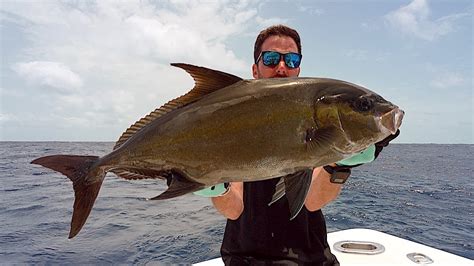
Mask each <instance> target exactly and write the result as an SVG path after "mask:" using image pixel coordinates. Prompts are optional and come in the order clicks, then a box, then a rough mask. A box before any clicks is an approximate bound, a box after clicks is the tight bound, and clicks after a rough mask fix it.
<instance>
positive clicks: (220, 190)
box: [193, 183, 229, 198]
mask: <svg viewBox="0 0 474 266" xmlns="http://www.w3.org/2000/svg"><path fill="white" fill-rule="evenodd" d="M227 191H229V183H221V184H217V185H215V186H212V187H208V188H205V189H201V190H198V191H196V192H193V194H194V195H198V196H201V197H207V198H212V197H219V196H222V195H224V194H225V193H227Z"/></svg>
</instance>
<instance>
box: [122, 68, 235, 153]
mask: <svg viewBox="0 0 474 266" xmlns="http://www.w3.org/2000/svg"><path fill="white" fill-rule="evenodd" d="M171 65H172V66H175V67H179V68H182V69H184V70H185V71H186V72H188V73H189V74H190V75H191V76H192V77H193V79H194V81H195V85H194V88H193V89H192V90H190V91H189V92H188V93H186V94H184V95H182V96H180V97H178V98H176V99H174V100H171V101H169V102H167V103H166V104H164V105H163V106H161V107H160V108H156V109H155V110H154V111H153V112H151V113H150V114H148V115H147V116H145V117H143V118H142V119H140V120H138V121H137V122H135V123H134V124H133V125H131V126H130V127H129V128H128V129H127V130H126V131H125V132H124V133H123V134H122V136H120V138H119V140H118V141H117V142H116V143H115V146H114V150H115V149H117V148H119V147H120V146H122V144H124V143H125V142H126V141H127V140H128V139H129V138H130V137H131V136H133V135H134V134H135V133H137V132H138V131H139V130H140V129H142V128H144V127H145V126H146V125H148V124H150V123H151V122H152V121H154V120H155V119H157V118H159V117H161V116H163V115H165V114H167V113H169V112H171V111H173V110H176V109H178V108H181V107H183V106H185V105H188V104H190V103H192V102H195V101H197V100H199V99H201V98H202V97H203V96H205V95H207V94H209V93H212V92H214V91H217V90H219V89H222V88H225V87H227V86H230V85H232V84H234V83H236V82H239V81H241V80H242V79H241V78H239V77H237V76H234V75H232V74H228V73H225V72H221V71H218V70H213V69H209V68H205V67H199V66H194V65H189V64H181V63H173V64H171Z"/></svg>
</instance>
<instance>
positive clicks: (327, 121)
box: [32, 64, 403, 238]
mask: <svg viewBox="0 0 474 266" xmlns="http://www.w3.org/2000/svg"><path fill="white" fill-rule="evenodd" d="M172 65H173V66H176V67H180V68H182V69H184V70H185V71H187V72H188V73H189V74H190V75H191V76H192V77H193V78H194V80H195V87H194V88H193V89H192V90H191V91H190V92H188V93H187V94H185V95H183V96H181V97H178V98H176V99H174V100H172V101H170V102H168V103H166V104H165V105H164V106H162V107H160V108H158V109H156V110H154V111H153V112H151V113H150V114H149V115H147V116H145V117H144V118H142V119H140V120H139V121H137V122H136V123H135V124H133V125H132V126H131V127H129V128H128V129H127V130H126V131H125V132H124V133H123V135H122V136H121V137H120V139H119V140H118V141H117V143H116V144H115V147H114V150H113V151H112V152H111V153H109V154H107V155H105V156H104V157H101V158H99V157H98V156H79V155H52V156H46V157H41V158H38V159H36V160H34V161H32V163H33V164H39V165H42V166H44V167H47V168H50V169H52V170H55V171H58V172H60V173H62V174H64V175H66V176H67V177H69V179H70V180H71V181H72V182H73V187H74V192H75V201H74V210H73V216H72V221H71V230H70V233H69V238H72V237H74V236H75V235H77V233H79V231H80V230H81V228H82V226H83V225H84V223H85V222H86V219H87V217H88V216H89V214H90V212H91V209H92V206H93V204H94V202H95V200H96V198H97V195H98V193H99V190H100V187H101V185H102V181H103V180H104V177H105V174H106V173H107V172H112V173H115V174H116V175H117V176H119V177H121V178H125V179H147V178H155V179H163V180H166V181H167V184H168V189H167V190H166V191H165V192H163V193H162V194H160V195H159V196H157V197H155V198H153V199H169V198H174V197H177V196H180V195H184V194H186V193H190V192H194V191H197V190H200V189H203V188H206V187H209V186H212V185H216V184H219V183H222V182H233V181H256V180H265V179H270V178H275V177H283V178H282V179H281V180H283V182H280V183H279V184H280V186H279V187H282V186H281V185H283V189H284V193H285V195H286V197H287V199H288V202H289V206H290V217H294V216H296V214H297V213H298V212H299V211H300V209H301V208H302V206H303V205H304V201H305V198H306V194H307V192H308V189H309V186H310V184H311V176H312V170H311V169H313V168H314V167H319V166H323V165H327V164H330V163H334V162H336V161H339V160H341V159H344V158H348V157H350V156H351V155H354V154H355V153H358V152H360V151H362V150H364V149H366V148H367V147H368V146H369V145H372V144H374V143H376V142H378V141H380V140H382V139H384V138H386V137H387V136H389V135H390V134H393V133H395V132H396V131H397V129H398V128H399V126H400V124H401V120H402V117H403V111H401V110H400V109H399V108H398V107H397V106H395V105H393V104H392V103H390V102H388V101H386V100H384V99H383V98H382V97H380V96H379V95H377V94H375V93H374V92H372V91H370V90H368V89H365V88H363V87H361V86H358V85H355V84H352V83H348V82H345V81H340V80H334V79H326V78H278V79H258V80H243V79H241V78H239V77H236V76H233V75H231V74H227V73H223V72H220V71H216V70H212V69H207V68H204V67H198V66H193V65H188V64H172ZM280 190H281V189H280ZM280 194H281V193H280ZM280 196H281V195H280Z"/></svg>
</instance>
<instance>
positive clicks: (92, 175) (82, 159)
mask: <svg viewBox="0 0 474 266" xmlns="http://www.w3.org/2000/svg"><path fill="white" fill-rule="evenodd" d="M97 161H99V157H98V156H79V155H52V156H46V157H41V158H38V159H36V160H34V161H32V162H31V163H32V164H39V165H42V166H44V167H47V168H49V169H52V170H55V171H58V172H60V173H62V174H63V175H66V176H67V177H69V179H71V181H72V183H73V187H74V194H75V200H74V210H73V213H72V220H71V230H70V231H69V238H73V237H74V236H76V235H77V234H78V233H79V231H81V228H82V226H83V225H84V224H85V223H86V220H87V217H88V216H89V214H90V212H91V210H92V206H94V202H95V199H96V198H97V195H98V194H99V190H100V187H101V185H102V181H103V180H104V176H105V172H103V171H100V170H99V169H98V168H97V167H94V164H95V163H96V162H97Z"/></svg>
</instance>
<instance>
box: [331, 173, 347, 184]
mask: <svg viewBox="0 0 474 266" xmlns="http://www.w3.org/2000/svg"><path fill="white" fill-rule="evenodd" d="M350 174H351V172H345V171H344V172H343V171H336V172H334V173H333V174H332V175H331V183H336V184H344V183H345V182H346V180H347V178H348V177H349V175H350Z"/></svg>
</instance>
